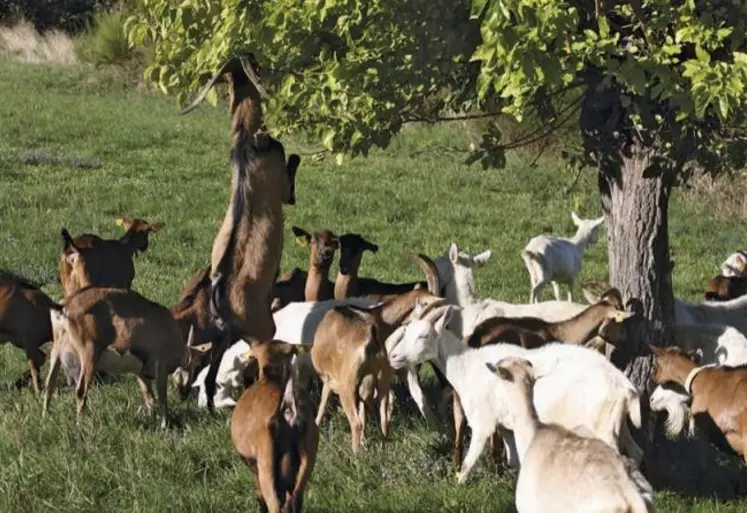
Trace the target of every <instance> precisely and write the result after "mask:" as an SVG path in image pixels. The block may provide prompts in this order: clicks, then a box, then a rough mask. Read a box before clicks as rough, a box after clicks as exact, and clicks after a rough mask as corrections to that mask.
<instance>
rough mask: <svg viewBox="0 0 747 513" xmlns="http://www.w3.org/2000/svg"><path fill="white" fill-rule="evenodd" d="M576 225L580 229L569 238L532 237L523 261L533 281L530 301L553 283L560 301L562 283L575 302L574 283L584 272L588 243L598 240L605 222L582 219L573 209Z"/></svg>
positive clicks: (569, 299) (523, 253)
mask: <svg viewBox="0 0 747 513" xmlns="http://www.w3.org/2000/svg"><path fill="white" fill-rule="evenodd" d="M571 218H572V219H573V224H575V225H576V226H577V227H578V229H577V230H576V234H575V235H574V236H573V237H571V238H570V239H563V238H558V237H552V236H550V235H538V236H537V237H534V238H533V239H531V240H530V241H529V242H528V243H527V245H526V247H525V248H524V250H523V251H522V252H521V258H522V259H523V260H524V265H526V268H527V271H529V279H530V281H531V284H532V288H531V292H530V296H529V302H530V303H539V301H540V299H541V298H542V291H543V290H544V288H545V287H546V286H547V284H548V283H552V288H553V292H554V293H555V299H556V300H558V301H559V300H560V283H566V284H567V285H568V301H573V283H574V282H575V281H576V277H577V276H578V273H579V272H580V271H581V259H582V258H583V256H584V251H585V250H586V248H587V247H588V246H590V245H591V244H594V243H595V242H596V241H597V232H598V230H599V227H600V226H601V225H602V223H604V217H600V218H598V219H580V218H579V217H578V216H577V215H576V214H575V213H574V212H571Z"/></svg>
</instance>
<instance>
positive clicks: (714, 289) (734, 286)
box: [704, 275, 747, 301]
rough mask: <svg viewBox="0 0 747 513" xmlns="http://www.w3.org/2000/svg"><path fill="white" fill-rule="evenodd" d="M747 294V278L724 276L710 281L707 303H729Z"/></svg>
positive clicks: (706, 294) (706, 291)
mask: <svg viewBox="0 0 747 513" xmlns="http://www.w3.org/2000/svg"><path fill="white" fill-rule="evenodd" d="M745 294H747V276H722V275H718V276H716V277H715V278H711V279H710V280H708V284H707V285H706V290H705V294H704V296H705V299H706V301H728V300H730V299H734V298H738V297H739V296H744V295H745Z"/></svg>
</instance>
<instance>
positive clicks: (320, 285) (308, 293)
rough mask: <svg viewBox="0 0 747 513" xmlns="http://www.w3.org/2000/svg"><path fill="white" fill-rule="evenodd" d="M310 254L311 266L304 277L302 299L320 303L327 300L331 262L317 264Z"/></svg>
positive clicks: (317, 261) (314, 256)
mask: <svg viewBox="0 0 747 513" xmlns="http://www.w3.org/2000/svg"><path fill="white" fill-rule="evenodd" d="M314 253H315V251H313V250H312V252H311V265H309V272H308V274H307V275H306V285H305V286H304V297H305V300H306V301H322V300H325V299H329V297H327V296H328V295H329V294H328V293H329V284H330V281H329V268H330V266H331V264H332V262H327V263H323V262H319V260H318V258H317V256H316V255H315V254H314Z"/></svg>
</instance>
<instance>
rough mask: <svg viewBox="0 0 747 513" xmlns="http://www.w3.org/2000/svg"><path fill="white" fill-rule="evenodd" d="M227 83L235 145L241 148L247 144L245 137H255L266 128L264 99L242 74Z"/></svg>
mask: <svg viewBox="0 0 747 513" xmlns="http://www.w3.org/2000/svg"><path fill="white" fill-rule="evenodd" d="M226 83H227V84H228V94H229V99H230V100H229V105H230V113H231V134H232V137H233V144H234V146H235V147H239V146H241V145H242V144H243V143H244V142H245V137H247V136H253V135H254V134H256V133H257V132H259V131H260V130H262V129H263V128H264V115H263V114H262V97H261V95H260V93H259V91H257V88H256V87H254V85H253V84H252V83H251V81H249V80H248V79H247V78H246V77H242V76H241V75H240V74H237V75H236V77H235V78H234V79H233V80H228V81H227V82H226Z"/></svg>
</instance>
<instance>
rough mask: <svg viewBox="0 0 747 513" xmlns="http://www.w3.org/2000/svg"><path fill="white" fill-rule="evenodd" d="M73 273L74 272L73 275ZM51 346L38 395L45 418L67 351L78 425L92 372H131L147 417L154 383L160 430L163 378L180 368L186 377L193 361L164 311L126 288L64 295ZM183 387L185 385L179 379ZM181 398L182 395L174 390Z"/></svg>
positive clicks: (189, 349)
mask: <svg viewBox="0 0 747 513" xmlns="http://www.w3.org/2000/svg"><path fill="white" fill-rule="evenodd" d="M74 272H75V271H74ZM51 319H52V327H53V330H54V342H53V344H52V355H51V358H50V367H49V373H48V374H47V380H46V386H45V390H44V404H43V412H44V413H46V411H47V408H48V406H49V400H50V397H51V395H52V392H54V388H55V385H56V380H57V373H58V371H59V367H60V357H61V355H62V353H63V352H68V351H72V352H73V353H75V355H76V356H77V358H78V360H79V361H80V376H79V378H78V382H77V385H76V390H75V395H76V413H77V417H78V419H79V420H80V418H81V415H82V412H83V409H84V407H85V404H86V397H87V395H88V390H89V387H90V386H91V380H92V379H93V374H94V370H96V369H97V368H98V369H101V370H103V371H105V372H107V373H109V374H122V373H133V374H136V375H137V380H138V385H139V386H140V390H141V392H142V394H143V399H144V401H145V407H146V410H147V411H148V412H153V389H152V385H151V383H152V381H153V380H155V382H156V390H157V392H158V410H159V415H160V417H161V426H163V427H165V426H166V413H167V403H166V388H167V376H168V375H169V374H171V373H173V372H175V371H176V370H177V369H178V368H181V369H182V371H183V372H189V370H190V366H191V365H193V362H194V361H195V359H194V358H193V357H192V352H193V348H192V347H191V345H192V344H191V340H188V341H187V344H186V345H185V343H184V341H183V340H182V337H181V333H180V331H179V326H178V325H177V323H176V321H175V320H174V318H173V317H172V315H171V312H170V311H169V310H168V309H167V308H166V307H164V306H161V305H159V304H157V303H154V302H153V301H149V300H148V299H146V298H144V297H143V296H141V295H140V294H138V293H137V292H135V291H133V290H128V289H114V288H99V287H86V288H84V289H81V290H80V291H78V292H76V293H75V294H73V295H72V296H70V297H69V298H68V299H67V301H66V302H65V308H64V310H63V311H56V310H52V311H51ZM183 385H184V387H189V386H190V385H191V383H188V382H187V380H183ZM179 392H180V393H181V394H182V395H185V394H184V390H180V391H179Z"/></svg>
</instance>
